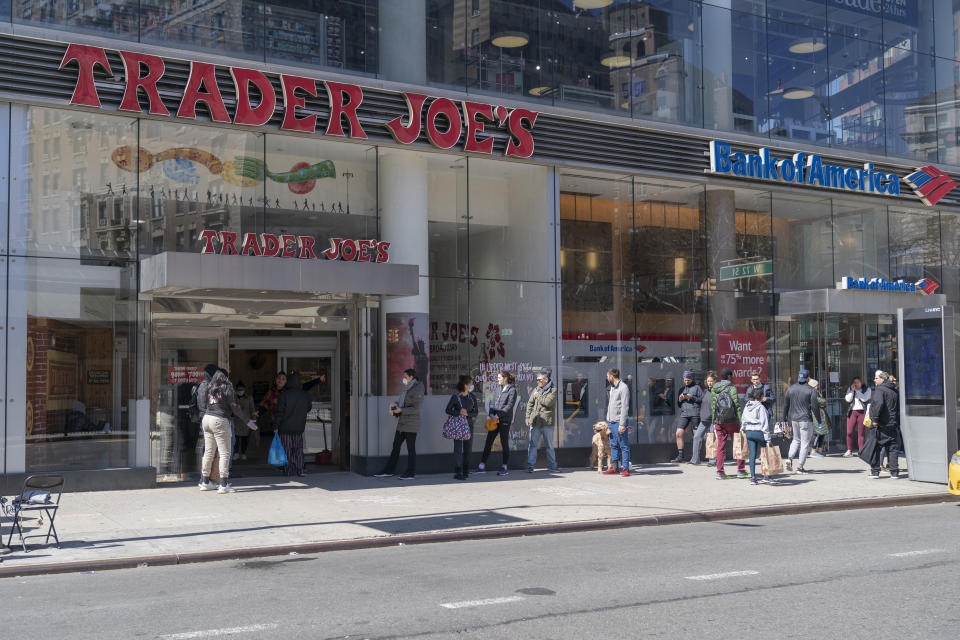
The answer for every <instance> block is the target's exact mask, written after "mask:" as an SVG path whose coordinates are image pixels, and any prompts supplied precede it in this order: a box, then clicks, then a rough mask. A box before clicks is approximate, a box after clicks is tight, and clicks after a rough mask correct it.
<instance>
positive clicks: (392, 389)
mask: <svg viewBox="0 0 960 640" xmlns="http://www.w3.org/2000/svg"><path fill="white" fill-rule="evenodd" d="M429 323H430V314H427V313H388V314H387V395H390V396H395V395H400V392H401V391H402V390H403V385H402V380H401V379H402V378H403V372H404V371H406V370H407V369H414V370H415V371H416V372H417V378H419V380H420V381H421V382H423V387H424V389H429V388H430V381H429V379H428V378H429V375H430V333H429V332H430V326H429Z"/></svg>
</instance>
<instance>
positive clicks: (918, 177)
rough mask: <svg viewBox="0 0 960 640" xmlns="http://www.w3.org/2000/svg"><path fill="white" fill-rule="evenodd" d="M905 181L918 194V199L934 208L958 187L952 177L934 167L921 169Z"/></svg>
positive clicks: (929, 166)
mask: <svg viewBox="0 0 960 640" xmlns="http://www.w3.org/2000/svg"><path fill="white" fill-rule="evenodd" d="M904 180H906V181H907V184H909V185H910V187H911V188H912V189H913V192H914V193H916V194H917V197H918V198H920V199H921V200H923V202H924V204H926V205H928V206H931V207H932V206H933V205H935V204H937V203H938V202H940V199H941V198H943V196H945V195H947V194H948V193H950V192H951V191H953V190H954V189H955V188H956V187H957V183H956V182H954V181H953V180H952V179H951V178H950V176H948V175H947V174H945V173H944V172H943V171H940V169H937V168H936V167H934V166H933V165H929V164H928V165H927V166H925V167H920V168H919V169H917V170H916V171H914V172H913V173H911V174H910V175H908V176H907V177H906V178H904Z"/></svg>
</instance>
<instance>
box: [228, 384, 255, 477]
mask: <svg viewBox="0 0 960 640" xmlns="http://www.w3.org/2000/svg"><path fill="white" fill-rule="evenodd" d="M234 389H235V390H236V392H237V404H239V405H240V408H241V409H243V412H244V413H245V414H247V415H248V416H252V415H254V405H253V398H251V397H250V396H248V395H247V387H246V386H245V385H244V384H243V380H238V381H237V384H236V385H235V386H234ZM236 429H237V440H239V442H238V443H237V444H238V445H239V446H237V447H234V453H233V459H234V460H246V459H247V445H248V444H249V443H250V433H251V432H250V427H249V426H248V425H247V424H246V423H245V422H241V423H240V424H239V425H238V426H237V427H236Z"/></svg>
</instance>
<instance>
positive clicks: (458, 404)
mask: <svg viewBox="0 0 960 640" xmlns="http://www.w3.org/2000/svg"><path fill="white" fill-rule="evenodd" d="M478 413H480V402H479V401H478V400H477V397H476V396H475V395H473V378H472V377H470V376H465V375H462V376H460V378H459V380H457V393H455V394H453V395H452V396H450V401H449V402H447V409H446V414H447V415H448V416H463V417H465V418H466V419H467V424H469V425H470V434H471V436H472V435H473V421H474V419H476V417H477V414H478ZM472 445H473V437H470V438H467V439H466V440H454V441H453V467H454V472H453V477H454V479H455V480H466V479H467V477H468V476H469V475H470V449H471V447H472Z"/></svg>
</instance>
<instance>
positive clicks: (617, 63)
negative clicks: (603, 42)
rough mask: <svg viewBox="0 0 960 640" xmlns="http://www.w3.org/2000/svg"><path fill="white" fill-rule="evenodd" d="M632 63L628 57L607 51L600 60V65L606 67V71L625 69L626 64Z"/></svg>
mask: <svg viewBox="0 0 960 640" xmlns="http://www.w3.org/2000/svg"><path fill="white" fill-rule="evenodd" d="M631 62H633V60H632V59H631V58H630V56H625V55H623V54H620V53H616V52H615V51H608V52H607V53H605V54H604V56H603V58H601V60H600V64H602V65H603V66H605V67H607V68H608V69H617V68H619V67H625V66H627V65H628V64H630V63H631Z"/></svg>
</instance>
